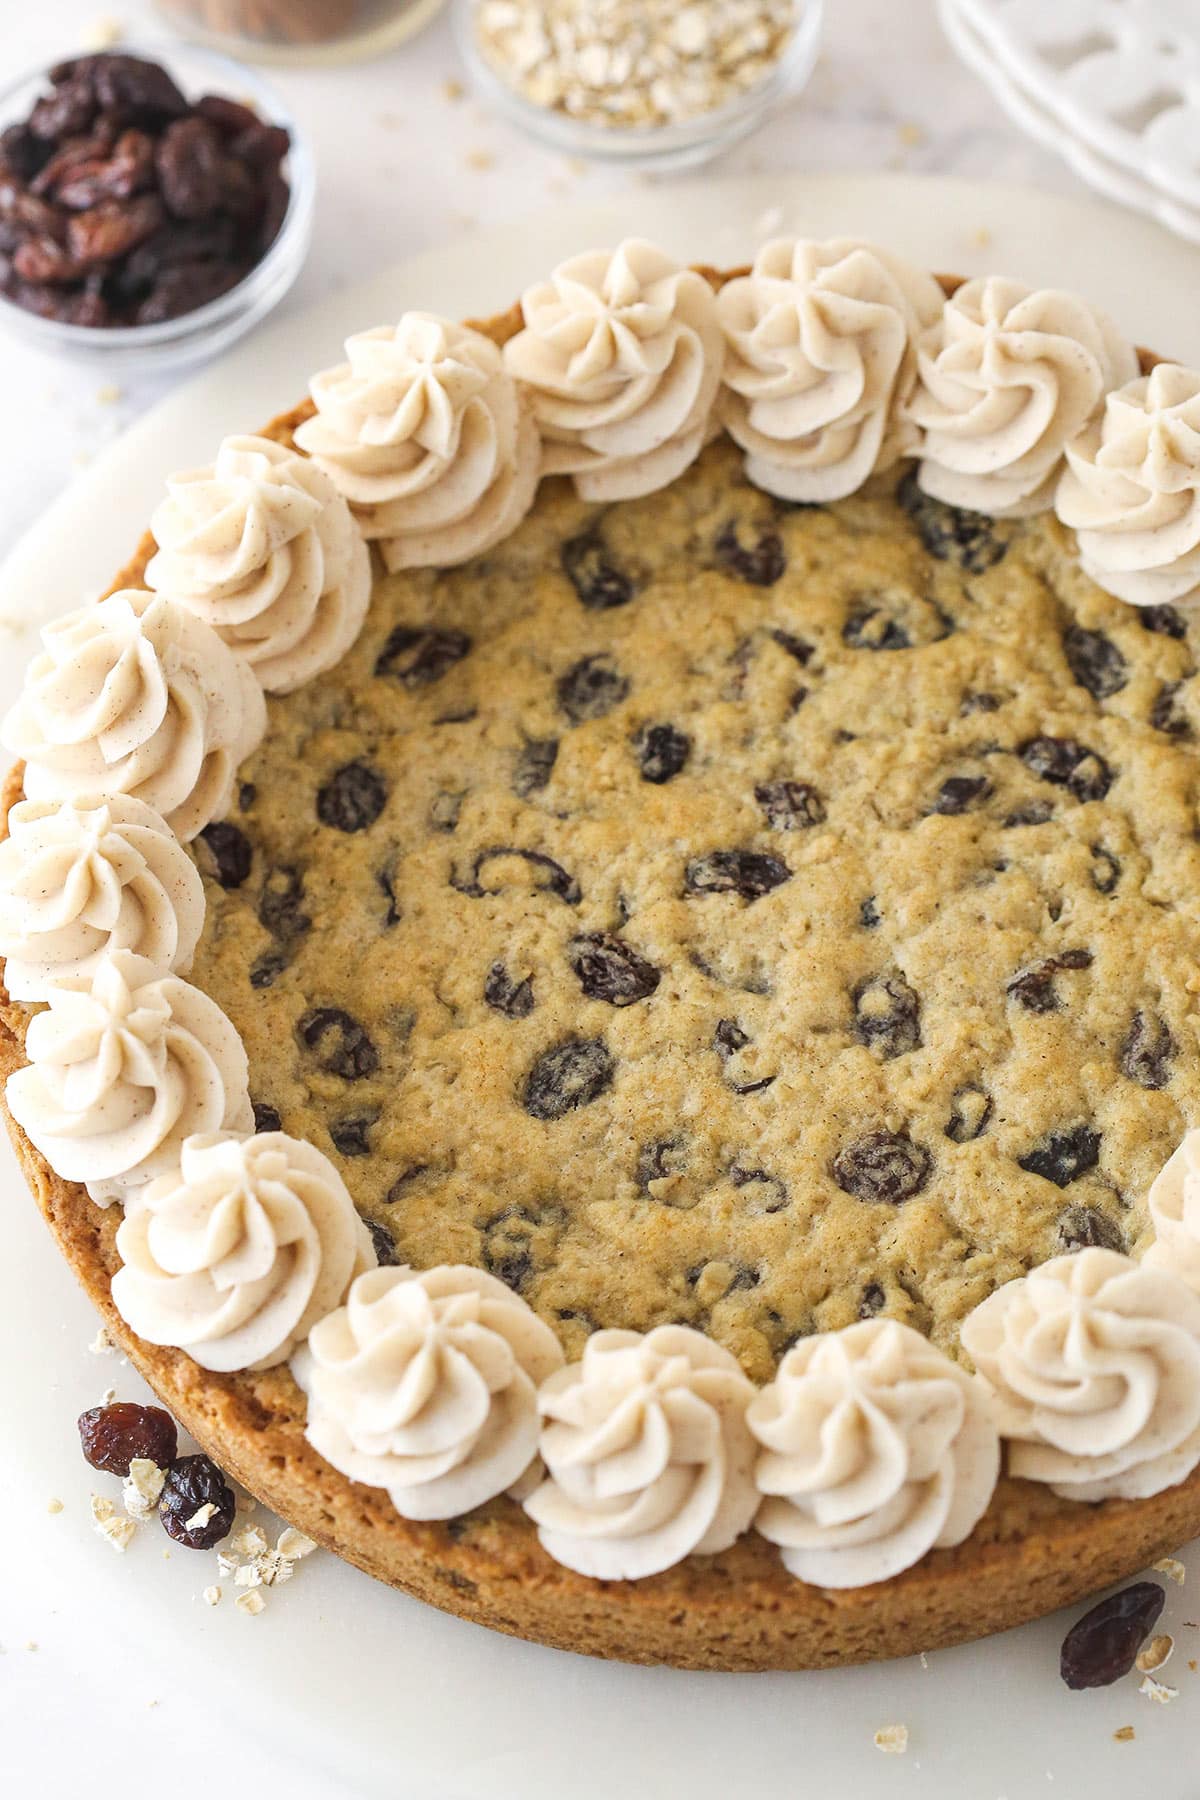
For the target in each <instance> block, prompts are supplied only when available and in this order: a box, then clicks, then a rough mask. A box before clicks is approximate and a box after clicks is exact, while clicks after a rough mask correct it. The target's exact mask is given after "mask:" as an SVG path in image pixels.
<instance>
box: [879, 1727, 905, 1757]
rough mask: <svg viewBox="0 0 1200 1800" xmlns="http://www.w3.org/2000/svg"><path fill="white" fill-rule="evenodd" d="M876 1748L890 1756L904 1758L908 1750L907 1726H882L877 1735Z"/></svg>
mask: <svg viewBox="0 0 1200 1800" xmlns="http://www.w3.org/2000/svg"><path fill="white" fill-rule="evenodd" d="M875 1748H876V1749H877V1750H882V1751H883V1752H884V1753H885V1754H886V1755H888V1756H903V1755H904V1753H905V1751H906V1750H907V1749H908V1726H907V1725H881V1726H880V1727H879V1730H878V1731H877V1732H876V1733H875Z"/></svg>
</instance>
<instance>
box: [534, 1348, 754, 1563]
mask: <svg viewBox="0 0 1200 1800" xmlns="http://www.w3.org/2000/svg"><path fill="white" fill-rule="evenodd" d="M753 1394H754V1389H753V1387H752V1386H751V1384H750V1382H749V1381H748V1380H747V1378H746V1376H745V1375H744V1374H743V1373H742V1371H741V1369H740V1367H739V1366H738V1363H737V1362H736V1360H735V1359H734V1357H732V1356H731V1355H730V1354H729V1352H728V1351H727V1350H724V1349H722V1347H721V1346H720V1345H719V1344H716V1343H714V1342H713V1341H712V1339H711V1338H708V1337H705V1336H704V1335H703V1334H702V1333H701V1332H698V1331H692V1330H691V1329H689V1328H688V1327H687V1326H682V1325H660V1326H658V1327H657V1328H656V1329H655V1330H653V1331H650V1332H648V1333H646V1335H645V1336H642V1335H641V1334H640V1333H638V1332H636V1331H597V1332H594V1333H593V1335H592V1336H591V1337H590V1338H589V1339H588V1341H587V1346H586V1348H585V1350H584V1353H583V1360H582V1361H581V1362H578V1363H572V1364H571V1365H570V1367H568V1368H565V1369H562V1370H560V1371H559V1372H558V1374H556V1375H552V1376H551V1377H550V1379H549V1381H547V1382H545V1383H544V1384H543V1387H542V1390H541V1393H540V1394H539V1395H538V1409H539V1411H540V1412H541V1415H542V1419H543V1425H542V1434H541V1439H540V1443H539V1448H540V1450H541V1454H542V1458H543V1461H544V1462H545V1465H546V1471H547V1474H546V1479H545V1480H544V1481H543V1482H542V1483H541V1484H540V1486H538V1487H537V1488H536V1489H535V1490H534V1491H533V1493H532V1494H531V1495H530V1496H529V1497H528V1498H527V1499H526V1501H525V1503H524V1504H525V1510H526V1512H527V1513H528V1514H529V1516H530V1518H532V1519H533V1521H534V1522H535V1524H536V1525H537V1528H538V1537H539V1539H540V1540H541V1543H542V1546H543V1548H544V1549H545V1550H546V1551H548V1552H549V1554H550V1555H551V1556H552V1557H554V1559H555V1561H556V1562H560V1563H563V1564H564V1565H565V1566H566V1567H567V1568H569V1569H575V1570H576V1571H577V1572H578V1573H579V1574H581V1575H592V1576H595V1577H597V1578H598V1579H600V1580H602V1581H638V1580H641V1579H642V1577H644V1576H647V1575H655V1574H658V1573H659V1572H660V1571H661V1570H663V1569H669V1568H670V1567H671V1566H672V1565H673V1564H674V1563H677V1562H680V1561H682V1559H683V1558H684V1557H685V1556H689V1555H691V1554H692V1553H693V1552H698V1553H701V1554H704V1555H708V1554H713V1553H715V1552H717V1551H719V1550H727V1549H728V1548H729V1546H730V1545H731V1544H732V1543H733V1542H734V1541H735V1539H737V1538H738V1537H740V1536H741V1534H742V1532H743V1531H746V1530H747V1529H748V1528H749V1525H750V1521H751V1520H752V1518H753V1517H754V1513H755V1509H756V1508H757V1505H758V1494H757V1491H756V1489H755V1486H754V1440H753V1439H752V1438H751V1436H750V1432H749V1430H748V1428H747V1425H746V1408H747V1406H748V1405H749V1403H750V1400H751V1398H752V1397H753Z"/></svg>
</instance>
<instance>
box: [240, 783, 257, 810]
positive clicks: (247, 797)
mask: <svg viewBox="0 0 1200 1800" xmlns="http://www.w3.org/2000/svg"><path fill="white" fill-rule="evenodd" d="M257 799H258V789H257V788H256V787H255V785H254V783H253V782H252V781H243V782H242V784H241V786H240V787H239V788H238V811H239V812H249V811H250V808H251V807H252V806H253V805H254V802H255V801H256V800H257Z"/></svg>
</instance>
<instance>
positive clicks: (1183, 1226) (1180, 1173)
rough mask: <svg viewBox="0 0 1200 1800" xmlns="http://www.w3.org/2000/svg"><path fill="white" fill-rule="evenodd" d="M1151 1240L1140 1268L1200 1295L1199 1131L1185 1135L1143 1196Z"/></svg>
mask: <svg viewBox="0 0 1200 1800" xmlns="http://www.w3.org/2000/svg"><path fill="white" fill-rule="evenodd" d="M1147 1205H1148V1207H1149V1209H1150V1217H1151V1219H1152V1220H1153V1222H1154V1230H1155V1240H1154V1242H1153V1243H1152V1244H1151V1246H1150V1248H1149V1249H1148V1250H1147V1252H1146V1254H1145V1256H1143V1258H1142V1264H1143V1266H1144V1267H1149V1268H1152V1269H1162V1270H1163V1271H1164V1272H1165V1273H1167V1274H1170V1275H1178V1276H1179V1278H1180V1280H1181V1281H1186V1282H1187V1284H1188V1286H1189V1287H1190V1288H1191V1289H1192V1290H1193V1292H1194V1293H1196V1294H1200V1131H1189V1132H1188V1133H1187V1134H1186V1136H1185V1137H1184V1140H1183V1142H1182V1143H1181V1144H1180V1146H1179V1148H1178V1150H1176V1151H1175V1153H1174V1155H1173V1156H1171V1157H1169V1158H1168V1160H1167V1162H1166V1163H1165V1165H1164V1166H1163V1168H1162V1169H1161V1170H1160V1171H1159V1173H1158V1174H1157V1175H1156V1176H1155V1178H1154V1181H1153V1182H1152V1183H1151V1186H1150V1193H1149V1195H1148V1196H1147Z"/></svg>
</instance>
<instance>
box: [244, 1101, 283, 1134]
mask: <svg viewBox="0 0 1200 1800" xmlns="http://www.w3.org/2000/svg"><path fill="white" fill-rule="evenodd" d="M251 1105H252V1106H253V1108H254V1129H255V1131H282V1130H283V1120H282V1119H281V1118H280V1116H279V1112H278V1109H277V1108H276V1107H274V1106H271V1105H269V1104H268V1102H267V1101H265V1100H254V1101H252V1102H251Z"/></svg>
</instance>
